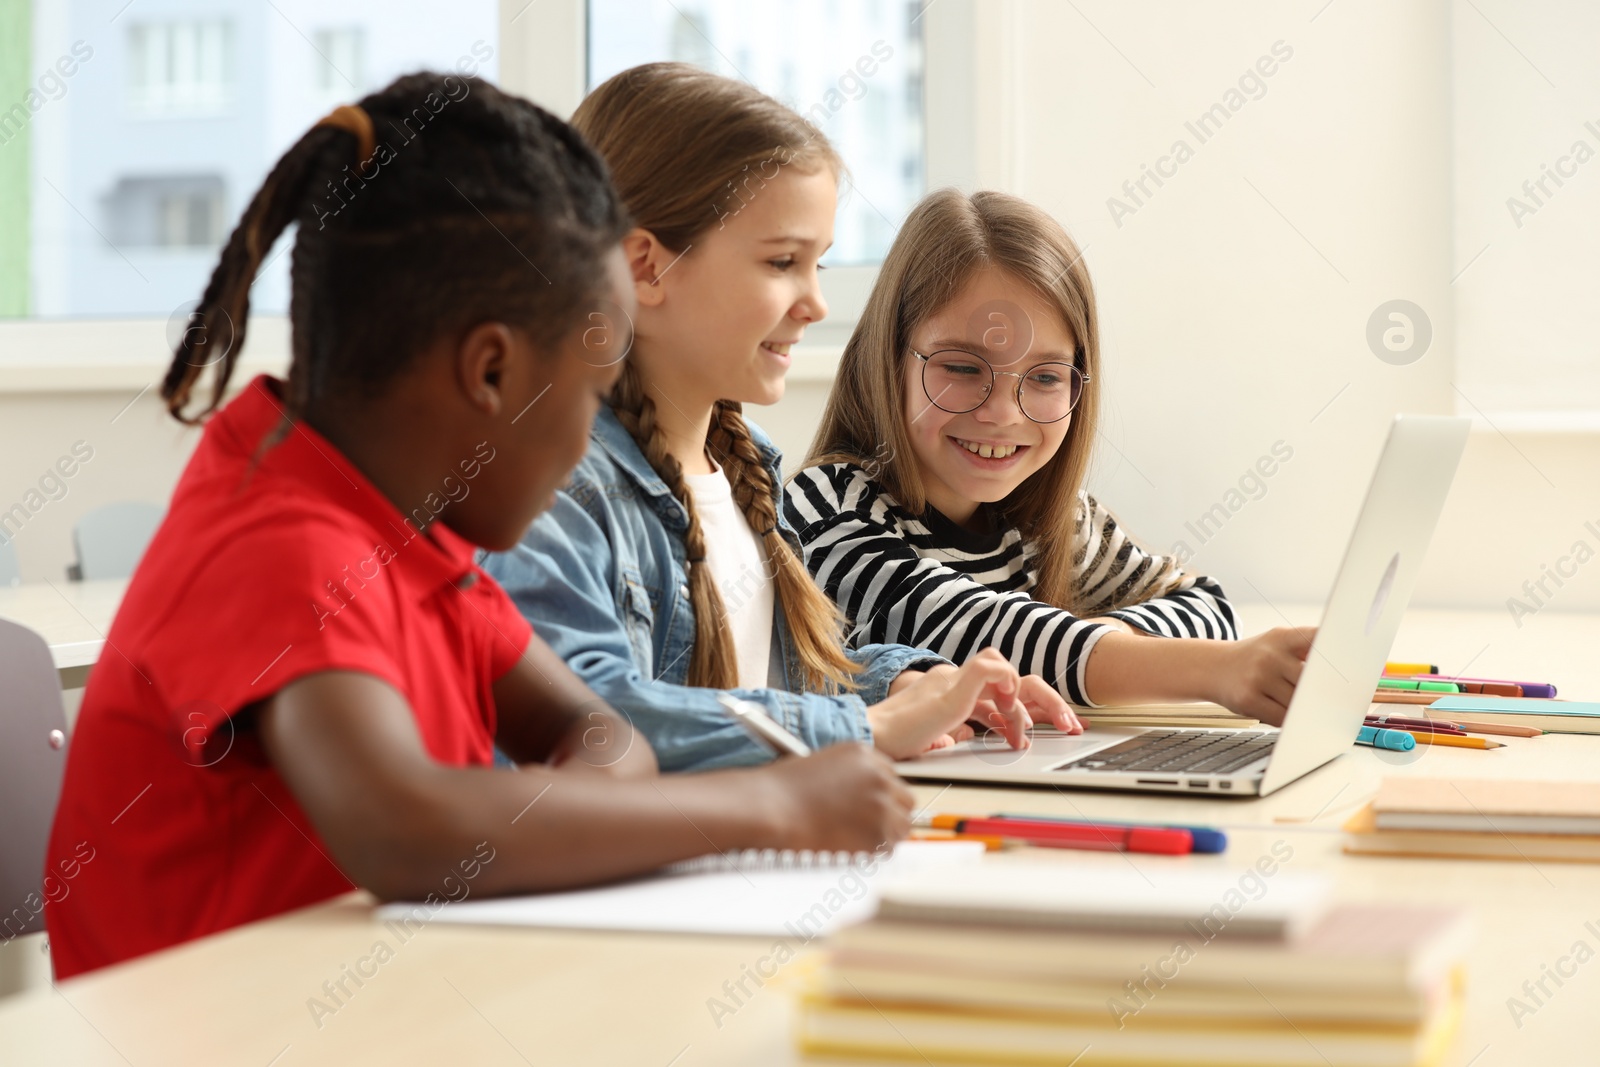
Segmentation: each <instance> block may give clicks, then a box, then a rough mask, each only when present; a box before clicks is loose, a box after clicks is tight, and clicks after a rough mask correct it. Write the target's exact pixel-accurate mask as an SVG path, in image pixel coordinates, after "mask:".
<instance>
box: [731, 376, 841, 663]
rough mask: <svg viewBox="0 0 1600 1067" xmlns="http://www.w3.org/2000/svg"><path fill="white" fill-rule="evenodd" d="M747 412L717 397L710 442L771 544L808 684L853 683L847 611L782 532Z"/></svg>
mask: <svg viewBox="0 0 1600 1067" xmlns="http://www.w3.org/2000/svg"><path fill="white" fill-rule="evenodd" d="M742 412H743V407H742V405H740V404H739V403H738V402H736V401H732V400H720V401H718V402H717V406H716V408H715V409H714V410H713V411H712V415H711V428H710V433H709V434H708V435H707V438H708V439H707V442H706V443H707V445H708V446H709V447H710V448H711V450H712V452H714V453H716V454H717V456H718V458H719V460H720V461H721V463H722V470H723V473H724V474H725V475H726V476H727V478H728V483H729V484H730V485H731V486H732V487H733V499H734V502H735V503H737V504H738V505H739V510H740V511H742V512H744V517H745V521H747V522H748V523H749V524H750V528H751V529H752V530H754V531H755V533H756V536H757V537H759V538H760V539H761V543H762V546H763V547H764V548H765V549H766V552H767V559H768V561H769V565H770V567H771V574H772V580H773V588H774V591H775V592H776V594H777V600H778V603H779V604H780V605H782V606H783V616H784V620H785V621H786V622H787V623H788V624H789V636H790V638H791V639H792V640H793V641H794V644H795V651H796V652H798V653H799V656H800V664H801V668H802V670H803V671H804V672H805V686H806V688H807V689H808V690H812V691H820V692H832V691H836V690H838V689H853V688H855V677H854V676H855V674H856V673H857V672H858V671H859V670H860V669H861V668H860V666H859V665H858V664H857V663H856V662H855V661H854V660H852V659H850V657H848V656H846V655H845V653H844V645H843V641H842V639H841V634H842V632H843V629H844V616H843V614H842V613H841V612H840V611H839V608H838V605H836V604H835V603H834V602H833V601H832V600H831V599H829V597H828V595H827V594H826V593H824V592H823V591H822V589H821V588H820V587H818V585H817V583H816V582H815V581H814V580H813V579H812V577H811V575H810V573H808V572H807V571H806V568H805V564H804V563H802V562H801V561H800V558H799V557H798V556H796V555H795V553H794V550H793V548H791V547H790V545H789V542H787V541H785V540H784V539H783V535H782V534H780V533H779V532H778V501H777V496H776V493H775V489H774V486H773V483H772V475H771V472H769V471H768V470H767V467H766V464H765V463H763V462H762V460H761V453H760V451H759V450H757V448H756V443H755V441H754V439H752V438H751V436H750V428H749V427H748V426H746V425H745V421H744V415H743V413H742Z"/></svg>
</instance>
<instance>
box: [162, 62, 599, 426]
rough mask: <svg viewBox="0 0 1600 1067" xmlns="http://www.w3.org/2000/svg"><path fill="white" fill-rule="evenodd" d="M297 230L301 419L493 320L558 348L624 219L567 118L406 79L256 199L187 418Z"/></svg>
mask: <svg viewBox="0 0 1600 1067" xmlns="http://www.w3.org/2000/svg"><path fill="white" fill-rule="evenodd" d="M352 112H354V113H356V114H357V115H359V116H360V117H361V120H362V121H361V123H359V124H357V123H353V122H351V121H348V115H349V113H352ZM335 118H339V119H341V121H337V122H336V121H334V120H335ZM363 127H364V128H363ZM363 134H365V135H366V136H363ZM364 142H366V143H364ZM291 223H294V224H297V225H298V229H297V232H296V234H295V238H294V251H293V256H292V259H291V266H290V300H289V319H290V327H291V333H292V347H291V352H292V358H291V362H290V366H289V373H288V387H287V390H286V392H287V395H286V397H285V398H284V399H285V406H286V409H287V414H288V415H289V416H290V417H301V416H304V415H305V414H306V413H307V412H308V411H309V410H312V409H314V408H315V407H316V406H317V405H320V404H323V403H327V402H329V401H330V400H332V399H334V398H337V397H343V396H349V395H356V396H362V397H367V398H370V397H373V396H376V395H379V394H380V393H381V392H382V391H383V389H384V387H385V386H386V385H387V384H388V383H389V381H390V380H391V379H392V378H393V377H394V376H395V375H397V374H399V373H400V372H401V371H403V370H404V369H405V368H406V367H407V366H408V365H409V364H410V362H411V361H412V360H413V359H414V358H416V357H417V355H418V353H420V352H422V351H423V350H425V349H426V348H427V347H428V346H429V345H430V344H431V343H432V342H434V341H435V340H437V339H439V338H441V337H450V336H459V335H460V334H462V333H465V332H466V331H467V330H470V329H471V328H472V327H474V326H476V325H478V324H480V323H482V322H485V321H502V322H505V323H507V324H508V325H511V326H513V327H515V328H518V329H520V330H522V331H524V332H525V333H526V335H527V336H528V338H529V339H530V340H531V341H532V342H533V343H534V344H535V345H536V346H539V347H546V346H550V345H552V344H554V343H555V342H556V341H557V340H559V339H560V338H561V337H563V336H565V335H566V333H567V332H568V331H569V330H570V329H571V328H572V327H573V326H574V325H576V324H577V323H578V321H579V320H580V317H581V316H582V314H583V309H584V307H585V306H586V305H589V304H592V303H593V302H594V300H595V299H596V298H597V296H598V295H600V294H602V293H604V292H605V257H606V255H607V254H608V253H609V252H610V251H611V250H612V249H614V248H615V247H616V245H617V242H618V241H620V240H621V238H622V236H623V235H624V234H625V233H626V232H627V231H628V228H629V225H630V222H629V219H628V216H627V212H626V210H625V209H624V208H623V206H622V204H621V201H620V200H619V199H618V197H617V195H616V193H615V191H614V190H613V189H612V187H611V184H610V181H609V179H608V176H607V173H606V168H605V164H604V163H603V162H602V161H601V159H600V157H599V156H598V155H597V154H596V153H595V151H594V150H593V149H592V148H590V147H589V145H588V144H586V143H585V142H584V140H583V138H582V137H580V136H579V135H578V134H577V133H576V132H575V131H574V130H573V128H572V127H571V126H569V125H567V124H566V123H565V122H562V121H561V120H560V119H558V118H556V117H555V116H554V115H551V114H550V113H549V112H547V111H545V110H543V109H542V108H539V107H537V106H535V105H534V104H531V103H529V102H528V101H526V100H523V99H520V98H518V97H515V96H512V95H510V94H507V93H504V92H501V91H500V90H499V89H497V88H495V87H494V86H493V85H491V84H489V83H488V82H485V81H481V80H479V79H476V78H465V77H458V76H456V75H449V74H435V73H426V72H424V73H418V74H410V75H406V76H404V77H401V78H399V79H397V80H395V81H394V82H393V83H392V84H390V85H389V86H388V87H387V88H384V89H382V90H380V91H378V92H376V93H373V94H371V95H369V96H367V97H366V98H365V99H363V100H362V101H361V102H360V105H359V108H348V107H347V108H341V109H339V111H338V112H336V113H335V115H334V116H330V118H329V119H328V120H325V121H324V122H322V123H319V124H317V125H316V126H313V127H312V128H311V129H310V130H308V131H307V132H306V133H305V134H304V135H302V136H301V138H300V139H299V140H298V141H296V142H295V143H294V145H293V146H291V147H290V148H289V150H288V151H287V152H285V153H284V154H283V157H282V158H280V159H279V160H278V162H277V164H276V165H274V166H273V168H272V171H271V173H269V174H268V175H267V178H266V181H265V182H264V183H263V184H262V186H261V188H260V189H259V190H258V191H257V192H256V194H255V196H254V197H253V198H252V199H251V201H250V205H249V207H247V208H246V209H245V212H244V215H243V217H242V218H241V219H240V220H239V224H238V226H237V227H235V229H234V231H233V233H232V235H231V236H230V237H229V238H228V243H227V244H226V245H225V246H224V247H223V250H222V254H221V258H220V259H219V261H218V263H217V266H216V269H215V270H214V271H213V273H212V275H211V280H210V283H209V284H208V285H207V286H206V289H205V293H204V295H203V296H202V298H201V300H200V304H199V306H198V307H197V308H196V309H195V311H194V313H193V314H192V315H191V317H190V322H189V327H188V329H187V330H186V332H185V334H184V337H183V339H182V341H181V342H180V343H179V344H178V346H177V349H176V352H175V353H174V358H173V361H172V365H171V367H170V368H169V369H168V371H167V375H166V378H165V379H164V381H163V382H162V385H161V395H162V397H163V399H165V401H166V403H167V408H168V410H169V411H170V412H171V413H172V415H173V416H174V417H175V418H177V419H178V420H179V421H181V422H185V423H189V424H195V423H198V422H200V421H202V420H203V419H204V418H205V417H206V416H207V415H209V414H210V413H211V412H212V411H215V410H216V408H217V407H218V406H219V405H220V404H221V403H222V399H223V396H224V394H225V392H226V390H227V386H228V380H229V378H230V377H231V376H232V374H233V370H234V365H235V363H236V361H237V360H238V356H239V351H240V349H241V348H243V346H244V340H245V327H246V320H247V318H248V316H249V310H250V286H251V284H252V283H253V282H254V280H255V276H256V272H257V271H258V270H259V269H260V267H261V263H262V260H263V258H264V257H265V256H266V255H267V253H268V252H269V251H270V250H271V248H272V245H273V243H274V242H275V241H276V240H277V238H278V236H279V235H280V234H281V233H282V232H283V231H284V230H285V229H286V228H287V227H288V226H289V225H290V224H291ZM213 365H214V366H215V368H216V369H215V371H214V373H213V381H212V386H211V392H210V396H209V397H208V398H206V399H205V400H204V401H203V403H202V406H201V407H200V409H199V410H198V411H197V412H194V413H189V412H188V411H187V410H186V409H187V408H188V407H189V404H190V400H191V396H192V394H193V393H194V391H195V388H196V385H197V383H198V382H199V380H200V378H201V377H202V375H203V373H204V371H205V368H206V367H208V366H213Z"/></svg>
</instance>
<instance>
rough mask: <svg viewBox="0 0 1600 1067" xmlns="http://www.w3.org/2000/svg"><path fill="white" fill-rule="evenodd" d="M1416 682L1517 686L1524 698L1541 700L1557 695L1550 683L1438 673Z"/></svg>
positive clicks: (1435, 672) (1427, 675) (1417, 677)
mask: <svg viewBox="0 0 1600 1067" xmlns="http://www.w3.org/2000/svg"><path fill="white" fill-rule="evenodd" d="M1416 680H1418V681H1432V680H1437V681H1441V682H1484V683H1492V684H1495V685H1517V686H1521V687H1522V695H1523V696H1525V697H1534V698H1537V699H1540V700H1545V699H1553V698H1554V697H1555V695H1556V687H1555V686H1553V685H1551V684H1549V683H1548V682H1513V681H1510V680H1508V679H1505V678H1454V677H1451V676H1450V675H1448V674H1440V673H1439V672H1437V671H1434V672H1432V673H1429V674H1421V675H1417V676H1416Z"/></svg>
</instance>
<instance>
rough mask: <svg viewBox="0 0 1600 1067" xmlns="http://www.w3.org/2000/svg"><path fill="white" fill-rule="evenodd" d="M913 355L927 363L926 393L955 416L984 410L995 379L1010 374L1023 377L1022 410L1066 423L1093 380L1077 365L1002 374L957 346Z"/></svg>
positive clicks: (1019, 379) (1019, 404)
mask: <svg viewBox="0 0 1600 1067" xmlns="http://www.w3.org/2000/svg"><path fill="white" fill-rule="evenodd" d="M1082 351H1083V349H1082V348H1079V349H1078V352H1079V353H1082ZM911 354H912V355H913V356H916V357H917V358H918V359H920V360H922V391H923V392H924V393H926V394H927V395H928V399H929V400H930V401H932V402H933V406H934V407H936V408H938V409H939V410H940V411H948V412H950V413H951V414H952V415H960V414H963V413H965V412H968V411H976V410H977V409H978V408H980V407H982V406H983V404H984V401H986V400H988V399H989V395H990V394H991V393H993V392H994V383H995V379H996V378H998V377H1000V376H1002V375H1010V376H1011V377H1013V378H1015V379H1017V407H1018V409H1019V410H1021V412H1022V414H1023V415H1025V416H1026V417H1027V418H1028V419H1029V420H1031V421H1033V422H1060V421H1061V420H1062V419H1064V418H1066V417H1067V416H1068V415H1070V414H1072V409H1073V408H1075V407H1077V406H1078V400H1079V398H1081V397H1082V396H1083V387H1084V386H1085V385H1087V384H1088V382H1089V376H1088V375H1087V374H1085V373H1083V371H1081V370H1079V369H1078V368H1077V367H1076V366H1075V365H1073V364H1071V363H1038V364H1035V365H1034V366H1032V367H1030V368H1028V370H1027V371H1026V372H1019V371H1009V370H1000V371H997V370H995V369H994V367H993V366H991V365H990V363H989V361H988V360H986V359H984V358H983V357H982V356H978V355H974V354H973V353H971V352H964V351H962V350H960V349H957V348H947V349H943V350H941V351H938V352H934V353H931V354H930V355H926V356H925V355H923V354H922V353H921V352H918V351H917V350H916V349H914V348H913V349H912V350H911Z"/></svg>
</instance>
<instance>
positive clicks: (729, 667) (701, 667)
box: [611, 363, 739, 689]
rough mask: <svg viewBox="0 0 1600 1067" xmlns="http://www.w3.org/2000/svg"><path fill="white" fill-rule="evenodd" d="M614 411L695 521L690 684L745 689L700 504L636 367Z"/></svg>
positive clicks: (689, 548)
mask: <svg viewBox="0 0 1600 1067" xmlns="http://www.w3.org/2000/svg"><path fill="white" fill-rule="evenodd" d="M611 407H612V410H613V411H615V412H616V415H617V421H618V422H620V423H622V425H623V427H624V428H625V429H626V430H627V431H628V433H629V434H630V435H631V436H632V437H633V439H634V441H635V442H636V443H637V444H638V445H639V451H641V452H643V453H644V458H645V459H646V460H648V461H649V463H650V466H651V468H652V469H654V471H655V472H656V473H657V474H659V475H660V476H661V480H662V481H664V482H666V483H667V488H668V489H670V490H672V495H673V496H675V497H677V498H678V502H679V503H680V504H682V505H683V510H684V512H685V513H686V514H687V515H688V517H689V529H688V532H686V533H685V534H684V537H683V546H684V549H685V551H686V554H687V556H688V568H689V606H690V609H691V610H692V611H693V612H694V649H693V651H692V652H691V653H690V655H689V680H688V681H689V684H690V685H696V686H702V687H705V688H708V689H732V688H734V687H735V686H737V685H738V684H739V674H738V665H737V659H736V657H735V655H734V650H733V635H732V634H731V633H729V631H728V628H727V626H726V625H725V624H724V617H725V613H726V609H725V608H724V607H723V604H722V595H721V594H720V593H718V592H717V583H716V581H715V579H714V578H713V576H712V574H711V564H710V561H708V560H707V559H706V535H705V530H704V529H703V528H702V527H701V525H700V516H699V515H698V514H696V513H695V510H694V499H693V497H691V496H690V495H689V487H688V485H686V484H685V483H684V480H683V466H682V464H680V463H679V462H678V460H677V458H676V457H674V456H673V455H672V453H671V452H668V451H667V446H666V441H665V440H664V439H663V438H662V435H661V429H660V427H659V426H658V425H657V424H656V404H655V401H654V400H651V399H650V396H649V394H648V393H646V392H645V390H644V382H643V381H642V380H641V379H640V377H639V371H638V370H637V369H636V368H635V367H634V365H633V364H632V363H627V364H624V365H623V368H622V376H621V377H620V378H618V379H617V384H616V387H615V388H614V389H613V390H612V393H611Z"/></svg>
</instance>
